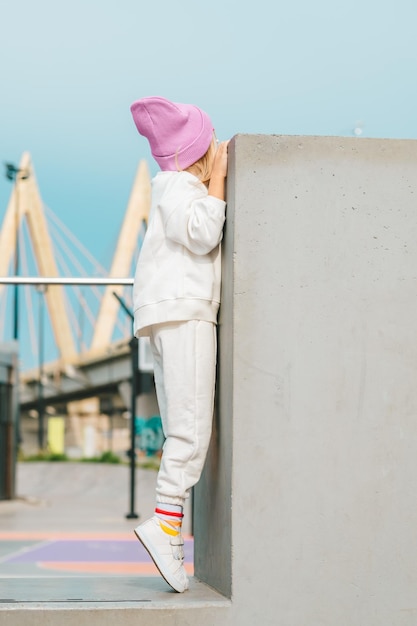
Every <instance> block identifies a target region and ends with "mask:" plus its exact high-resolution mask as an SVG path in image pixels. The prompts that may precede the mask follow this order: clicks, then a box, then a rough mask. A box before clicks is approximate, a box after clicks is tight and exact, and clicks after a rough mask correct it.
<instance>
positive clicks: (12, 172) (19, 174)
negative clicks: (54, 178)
mask: <svg viewBox="0 0 417 626" xmlns="http://www.w3.org/2000/svg"><path fill="white" fill-rule="evenodd" d="M5 166H6V178H7V179H8V180H11V181H13V182H14V184H15V248H14V275H15V276H18V275H19V217H20V215H19V185H18V181H19V180H26V179H27V178H29V171H28V170H27V169H21V168H19V167H16V166H15V165H13V163H5ZM18 338H19V285H17V284H15V286H14V302H13V339H15V340H17V339H18Z"/></svg>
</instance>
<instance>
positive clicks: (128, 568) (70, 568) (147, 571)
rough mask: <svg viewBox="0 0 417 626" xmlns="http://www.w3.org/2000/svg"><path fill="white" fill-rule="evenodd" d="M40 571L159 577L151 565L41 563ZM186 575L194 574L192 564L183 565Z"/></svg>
mask: <svg viewBox="0 0 417 626" xmlns="http://www.w3.org/2000/svg"><path fill="white" fill-rule="evenodd" d="M37 565H38V566H39V567H41V568H42V569H51V570H58V571H61V572H79V573H82V572H84V573H87V572H88V573H90V574H139V575H141V576H144V575H147V576H159V572H158V570H157V569H156V567H155V565H154V564H153V563H83V562H78V563H77V562H75V563H71V562H69V563H64V562H62V563H61V562H58V563H56V562H53V561H52V562H48V561H45V562H42V563H37ZM184 567H185V570H186V572H187V574H188V575H190V576H192V575H193V574H194V565H193V563H184Z"/></svg>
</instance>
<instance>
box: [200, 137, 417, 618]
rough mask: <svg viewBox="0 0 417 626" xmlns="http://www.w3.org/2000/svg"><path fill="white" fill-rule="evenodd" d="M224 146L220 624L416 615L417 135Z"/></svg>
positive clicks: (206, 556)
mask: <svg viewBox="0 0 417 626" xmlns="http://www.w3.org/2000/svg"><path fill="white" fill-rule="evenodd" d="M230 152H231V159H230V175H229V181H228V195H229V197H228V216H227V227H226V232H225V241H224V246H223V253H224V279H223V301H222V308H221V314H220V326H219V334H220V364H219V371H220V379H219V411H218V416H217V420H216V429H215V436H214V438H213V441H212V448H211V451H210V455H209V460H208V464H207V467H206V472H205V475H204V477H203V480H202V481H201V483H200V485H199V487H198V488H197V490H196V506H197V512H196V519H195V534H196V542H195V543H196V545H195V552H196V556H195V561H196V574H197V576H199V577H200V578H201V579H202V580H205V581H206V582H207V583H208V584H210V585H212V586H213V587H215V588H217V589H219V590H220V591H221V592H222V593H224V594H225V595H231V597H232V604H231V608H230V612H229V613H228V616H227V621H225V623H228V624H239V626H244V625H246V624H247V625H253V624H254V623H262V625H263V626H265V625H267V624H271V625H274V626H279V625H281V624H282V625H283V626H315V625H317V626H318V625H320V626H322V625H323V626H328V625H329V626H330V625H332V626H361V625H364V626H385V625H386V626H392V625H393V624H395V626H404V625H410V626H411V625H413V626H415V624H416V621H417V533H416V528H417V498H416V496H415V479H416V476H417V420H416V418H417V379H416V376H417V341H416V336H417V246H416V241H417V211H416V202H417V142H416V141H395V140H373V139H362V138H361V139H357V138H351V139H350V138H333V137H332V138H326V137H279V136H253V135H252V136H245V135H241V136H237V137H236V138H235V140H234V142H233V144H232V145H231V148H230ZM229 522H230V524H229ZM217 623H220V622H217ZM222 623H223V622H222Z"/></svg>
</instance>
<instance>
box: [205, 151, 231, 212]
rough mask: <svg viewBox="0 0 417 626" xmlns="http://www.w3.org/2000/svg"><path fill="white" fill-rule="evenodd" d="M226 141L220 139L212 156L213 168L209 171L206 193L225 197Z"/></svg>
mask: <svg viewBox="0 0 417 626" xmlns="http://www.w3.org/2000/svg"><path fill="white" fill-rule="evenodd" d="M228 145H229V142H228V141H222V143H221V144H219V147H218V148H217V152H216V155H215V157H214V162H213V169H212V171H211V178H210V182H209V186H208V193H209V195H210V196H214V197H215V198H220V200H224V199H225V191H224V181H225V178H226V176H227V147H228Z"/></svg>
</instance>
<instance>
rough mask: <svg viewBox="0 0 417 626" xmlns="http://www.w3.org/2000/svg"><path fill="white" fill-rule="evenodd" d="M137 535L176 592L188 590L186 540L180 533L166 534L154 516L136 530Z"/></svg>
mask: <svg viewBox="0 0 417 626" xmlns="http://www.w3.org/2000/svg"><path fill="white" fill-rule="evenodd" d="M135 535H136V537H137V538H138V539H139V541H141V542H142V544H143V545H144V546H145V548H146V550H147V551H148V552H149V555H150V557H151V558H152V560H153V562H154V563H155V565H156V567H157V568H158V569H159V571H160V573H161V575H162V576H163V578H165V580H166V581H167V583H168V585H171V587H172V588H173V589H175V591H178V593H182V592H183V591H185V590H186V589H188V578H187V573H186V571H185V569H184V550H183V546H184V540H183V538H182V536H181V533H179V534H178V535H177V536H176V537H172V536H171V535H168V534H167V533H165V532H164V531H163V530H162V528H161V526H160V523H159V518H158V517H156V515H154V516H153V517H151V518H150V519H148V520H147V521H146V522H143V524H140V525H139V526H137V527H136V528H135Z"/></svg>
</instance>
